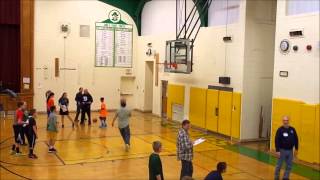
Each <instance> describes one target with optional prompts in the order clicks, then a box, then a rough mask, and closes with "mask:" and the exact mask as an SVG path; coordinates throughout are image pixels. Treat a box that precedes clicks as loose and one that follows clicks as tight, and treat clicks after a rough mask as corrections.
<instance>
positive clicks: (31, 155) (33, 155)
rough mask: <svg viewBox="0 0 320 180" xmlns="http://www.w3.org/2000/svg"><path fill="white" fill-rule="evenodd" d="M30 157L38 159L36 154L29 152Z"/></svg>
mask: <svg viewBox="0 0 320 180" xmlns="http://www.w3.org/2000/svg"><path fill="white" fill-rule="evenodd" d="M29 158H30V159H38V157H37V156H36V155H35V154H29Z"/></svg>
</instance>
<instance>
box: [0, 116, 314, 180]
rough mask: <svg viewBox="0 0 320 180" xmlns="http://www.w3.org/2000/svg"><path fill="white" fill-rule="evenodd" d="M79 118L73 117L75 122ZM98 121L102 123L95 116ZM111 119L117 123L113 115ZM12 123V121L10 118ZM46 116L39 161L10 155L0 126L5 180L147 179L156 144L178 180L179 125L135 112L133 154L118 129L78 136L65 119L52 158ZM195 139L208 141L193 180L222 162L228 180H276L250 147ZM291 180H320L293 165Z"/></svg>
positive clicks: (85, 130) (268, 160)
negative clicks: (224, 165) (152, 146)
mask: <svg viewBox="0 0 320 180" xmlns="http://www.w3.org/2000/svg"><path fill="white" fill-rule="evenodd" d="M73 115H74V114H71V116H73ZM93 117H97V114H96V113H93ZM109 117H113V113H111V115H110V116H109ZM9 118H10V117H9ZM46 121H47V120H46V116H45V115H38V118H37V123H38V129H39V139H38V141H37V144H36V148H35V153H36V154H37V155H38V157H39V158H38V159H37V160H33V159H29V158H28V157H27V152H28V150H27V147H26V146H25V147H23V148H22V152H23V153H24V154H23V155H22V156H15V155H10V148H11V145H12V142H13V138H12V126H11V124H12V119H6V120H1V122H0V126H1V129H0V130H1V131H0V132H1V133H0V153H1V155H0V160H1V167H0V174H1V176H0V179H1V180H7V179H8V180H9V179H112V180H118V179H119V180H120V179H137V180H138V179H139V180H140V179H147V178H148V156H149V154H150V153H151V152H152V148H151V142H152V141H154V140H160V141H161V142H162V143H163V152H162V154H161V158H162V164H163V168H164V176H165V179H178V177H179V174H180V162H179V161H177V160H176V155H175V154H176V150H175V144H176V143H175V141H176V133H177V130H178V128H179V125H177V124H174V123H168V124H166V125H164V126H162V125H161V120H160V118H157V117H154V116H152V115H151V114H143V113H139V112H134V113H133V117H132V118H131V133H132V139H131V143H132V145H131V149H130V151H129V152H125V151H124V145H123V142H122V139H121V137H120V134H119V132H118V129H117V128H115V127H114V128H112V127H110V124H111V123H110V120H109V122H108V124H109V127H108V128H107V129H99V128H98V125H99V124H98V123H96V124H93V126H91V127H88V126H87V125H86V126H85V127H82V126H78V127H76V128H75V129H74V130H73V129H72V128H71V124H70V122H69V121H68V120H67V119H65V126H66V127H65V128H64V129H61V128H60V131H59V134H58V141H57V142H56V148H57V150H58V153H57V154H49V153H48V152H47V150H48V147H47V144H46V130H45V125H46ZM190 134H191V136H192V138H198V137H205V138H206V139H207V141H206V142H204V143H202V144H200V145H198V146H196V147H195V149H194V151H195V153H194V161H193V163H194V178H195V179H203V178H204V177H205V175H206V174H207V173H208V172H209V171H210V170H211V169H213V168H214V167H215V165H216V163H217V162H219V161H225V162H227V165H228V167H227V172H226V173H225V174H224V178H225V179H246V180H254V179H273V171H274V163H275V162H276V159H275V158H273V157H271V156H269V155H268V154H266V153H263V152H259V151H256V150H253V149H250V148H248V147H244V146H237V145H232V144H230V143H228V142H226V141H224V140H222V139H218V138H216V137H214V136H213V135H208V134H205V133H203V132H200V131H198V130H191V132H190ZM291 179H319V171H315V170H313V169H311V168H309V167H306V166H303V165H294V167H293V173H292V175H291Z"/></svg>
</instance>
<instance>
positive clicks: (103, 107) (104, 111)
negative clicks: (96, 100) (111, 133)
mask: <svg viewBox="0 0 320 180" xmlns="http://www.w3.org/2000/svg"><path fill="white" fill-rule="evenodd" d="M107 115H108V111H107V106H106V104H105V103H101V107H100V117H107Z"/></svg>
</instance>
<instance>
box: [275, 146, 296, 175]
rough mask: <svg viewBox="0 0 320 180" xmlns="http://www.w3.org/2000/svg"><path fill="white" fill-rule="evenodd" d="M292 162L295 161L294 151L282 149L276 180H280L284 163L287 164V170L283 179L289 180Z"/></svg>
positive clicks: (276, 170)
mask: <svg viewBox="0 0 320 180" xmlns="http://www.w3.org/2000/svg"><path fill="white" fill-rule="evenodd" d="M292 160H293V151H292V149H291V150H285V149H280V158H279V159H278V162H277V165H276V169H275V172H274V179H276V180H278V179H279V175H280V169H281V166H282V163H283V161H285V162H286V169H285V171H284V174H283V179H289V176H290V171H291V168H292Z"/></svg>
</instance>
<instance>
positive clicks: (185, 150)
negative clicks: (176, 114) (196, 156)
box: [177, 120, 193, 179]
mask: <svg viewBox="0 0 320 180" xmlns="http://www.w3.org/2000/svg"><path fill="white" fill-rule="evenodd" d="M189 129H190V121H189V120H183V121H182V128H180V129H179V132H178V136H177V158H178V160H180V161H181V174H180V179H181V178H182V177H184V176H190V177H192V174H193V166H192V159H193V142H192V141H191V140H190V137H189V133H188V131H189Z"/></svg>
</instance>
